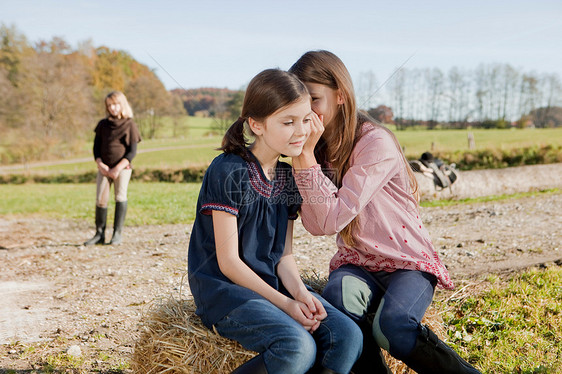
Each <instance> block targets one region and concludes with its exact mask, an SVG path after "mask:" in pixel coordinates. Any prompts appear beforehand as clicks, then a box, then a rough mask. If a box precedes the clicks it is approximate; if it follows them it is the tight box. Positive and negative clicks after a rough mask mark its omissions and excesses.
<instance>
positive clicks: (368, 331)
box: [351, 319, 392, 374]
mask: <svg viewBox="0 0 562 374" xmlns="http://www.w3.org/2000/svg"><path fill="white" fill-rule="evenodd" d="M360 327H361V331H363V352H362V353H361V356H359V358H358V359H357V361H356V362H355V364H354V365H353V368H352V369H351V373H353V374H366V373H369V374H370V373H377V374H392V371H390V368H389V367H388V365H387V364H386V360H385V359H384V356H383V354H382V351H381V348H380V347H379V345H378V344H377V342H376V341H375V338H374V337H373V333H372V331H373V324H372V319H367V320H366V321H365V322H363V323H361V324H360Z"/></svg>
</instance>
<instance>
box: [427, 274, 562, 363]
mask: <svg viewBox="0 0 562 374" xmlns="http://www.w3.org/2000/svg"><path fill="white" fill-rule="evenodd" d="M463 294H464V295H463ZM435 307H436V308H437V309H438V310H441V311H442V317H443V320H444V322H445V325H447V326H448V331H447V334H448V344H450V345H451V346H452V347H453V348H455V349H456V350H457V351H458V352H461V354H462V355H463V356H464V357H466V358H468V360H469V361H470V362H471V363H474V364H475V365H476V366H477V367H478V368H479V369H480V370H481V371H482V372H483V373H528V374H531V373H561V372H562V268H561V267H551V268H548V269H546V270H540V269H531V270H529V271H526V272H523V273H520V274H516V275H512V276H511V277H510V278H508V279H506V280H502V279H500V278H499V277H496V276H488V279H487V280H486V281H484V283H483V284H480V285H478V286H472V287H471V286H468V288H467V289H465V290H464V292H461V294H460V296H458V295H457V296H454V297H453V298H451V299H448V300H444V301H441V302H437V303H436V305H435Z"/></svg>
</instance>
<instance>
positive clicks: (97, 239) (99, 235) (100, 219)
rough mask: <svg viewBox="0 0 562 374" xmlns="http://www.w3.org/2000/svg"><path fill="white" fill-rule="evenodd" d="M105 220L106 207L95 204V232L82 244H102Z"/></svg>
mask: <svg viewBox="0 0 562 374" xmlns="http://www.w3.org/2000/svg"><path fill="white" fill-rule="evenodd" d="M106 222H107V208H100V207H99V206H96V234H95V235H94V237H93V238H92V239H90V240H88V241H86V242H84V245H94V244H103V243H104V242H105V223H106Z"/></svg>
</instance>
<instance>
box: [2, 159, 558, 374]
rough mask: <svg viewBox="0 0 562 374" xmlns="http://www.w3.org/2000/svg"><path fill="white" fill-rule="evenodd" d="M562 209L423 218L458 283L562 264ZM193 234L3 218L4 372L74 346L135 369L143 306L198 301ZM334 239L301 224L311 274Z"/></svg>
mask: <svg viewBox="0 0 562 374" xmlns="http://www.w3.org/2000/svg"><path fill="white" fill-rule="evenodd" d="M533 170H535V169H533ZM536 170H538V169H536ZM465 177H466V178H465V183H468V182H469V181H470V180H471V178H469V177H468V176H465ZM525 178H532V176H531V175H526V176H525ZM550 187H558V188H560V186H559V185H558V186H557V185H554V186H550ZM424 188H425V187H424ZM425 192H426V193H431V192H430V191H428V190H427V189H426V190H425ZM561 211H562V194H560V193H556V194H544V195H537V196H535V197H525V198H520V199H509V200H503V201H495V202H488V203H477V204H464V205H456V206H451V207H445V208H424V209H423V210H422V218H423V220H424V222H425V223H426V226H427V228H428V230H429V232H430V233H431V236H432V239H433V241H434V244H435V247H436V248H437V249H438V251H439V254H440V256H441V258H442V260H443V261H444V263H445V264H446V265H447V266H448V268H449V270H450V272H451V275H452V277H453V279H456V280H459V279H466V278H470V277H475V276H478V275H479V274H485V273H488V272H502V271H508V270H513V269H516V268H522V267H528V266H532V265H533V264H543V263H548V262H554V261H558V262H559V263H561V264H562V261H561V259H562V249H561V248H562V247H561V243H562V240H561V239H562V219H561V214H560V212H561ZM189 231H190V226H187V225H165V226H139V227H127V228H126V231H125V242H124V244H122V245H120V246H95V247H84V246H82V245H81V243H82V242H83V241H84V240H85V239H87V238H88V237H89V236H91V235H92V234H93V228H92V224H91V223H89V222H82V221H71V220H49V219H43V218H33V217H31V218H6V217H4V218H0V248H1V249H0V296H1V298H2V301H1V302H0V373H3V372H4V371H5V370H7V369H14V370H22V372H23V370H29V371H26V372H27V373H30V372H32V371H31V370H34V369H37V368H41V367H42V366H43V365H45V363H46V362H54V361H53V360H57V359H59V360H64V359H66V360H69V358H68V355H65V354H64V353H66V352H67V351H68V349H69V348H71V347H72V348H73V349H74V350H76V348H77V347H78V348H79V350H80V357H79V362H80V368H82V369H84V370H86V371H101V372H105V373H110V372H111V371H110V370H115V369H123V368H125V372H128V370H127V369H126V365H127V362H128V359H129V355H130V353H131V352H132V349H133V345H134V342H135V339H136V337H137V336H138V331H139V321H140V319H141V315H142V313H143V311H146V309H147V308H148V306H149V305H150V303H151V302H152V301H153V300H155V299H158V298H165V297H168V296H170V295H171V296H174V297H176V298H177V297H179V296H180V289H181V295H182V297H189V289H188V288H187V286H186V285H185V284H184V286H183V287H181V282H182V277H183V276H184V274H185V268H186V255H187V243H188V240H189ZM333 243H334V238H333V237H312V236H310V235H309V234H308V233H307V232H306V231H305V230H304V229H303V227H302V226H301V225H300V221H297V226H296V233H295V250H296V258H297V261H298V265H299V267H300V269H301V270H302V271H310V270H314V271H316V272H317V273H319V275H321V276H326V275H327V269H328V262H329V260H330V257H331V255H332V254H333V251H334V246H333Z"/></svg>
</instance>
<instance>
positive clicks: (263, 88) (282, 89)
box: [219, 69, 308, 159]
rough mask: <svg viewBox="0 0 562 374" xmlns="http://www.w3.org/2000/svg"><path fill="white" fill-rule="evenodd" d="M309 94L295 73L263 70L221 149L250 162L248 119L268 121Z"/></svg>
mask: <svg viewBox="0 0 562 374" xmlns="http://www.w3.org/2000/svg"><path fill="white" fill-rule="evenodd" d="M307 95H308V90H307V88H306V86H305V85H304V84H303V83H302V82H301V81H300V80H299V79H298V78H297V77H296V76H295V75H294V74H292V73H289V72H286V71H283V70H280V69H267V70H264V71H262V72H261V73H259V74H258V75H256V76H255V77H254V78H253V79H252V80H251V81H250V84H249V85H248V88H247V89H246V93H245V94H244V102H243V104H242V113H241V115H240V117H239V118H238V119H237V120H236V121H235V122H234V123H233V124H232V125H230V127H229V128H228V130H227V131H226V133H225V134H224V138H223V139H222V144H221V147H220V148H219V149H220V150H222V151H223V152H226V153H234V154H237V155H239V156H241V157H242V158H244V159H248V153H247V150H246V147H247V146H248V140H247V139H246V136H245V134H244V123H245V122H246V121H247V119H248V118H250V117H251V118H253V119H254V120H256V121H259V122H261V121H265V120H266V119H267V117H269V116H270V115H272V114H273V113H275V112H277V111H278V110H279V109H281V108H284V107H286V106H287V105H289V104H292V103H294V102H296V101H298V100H300V99H302V98H303V97H304V96H307Z"/></svg>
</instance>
